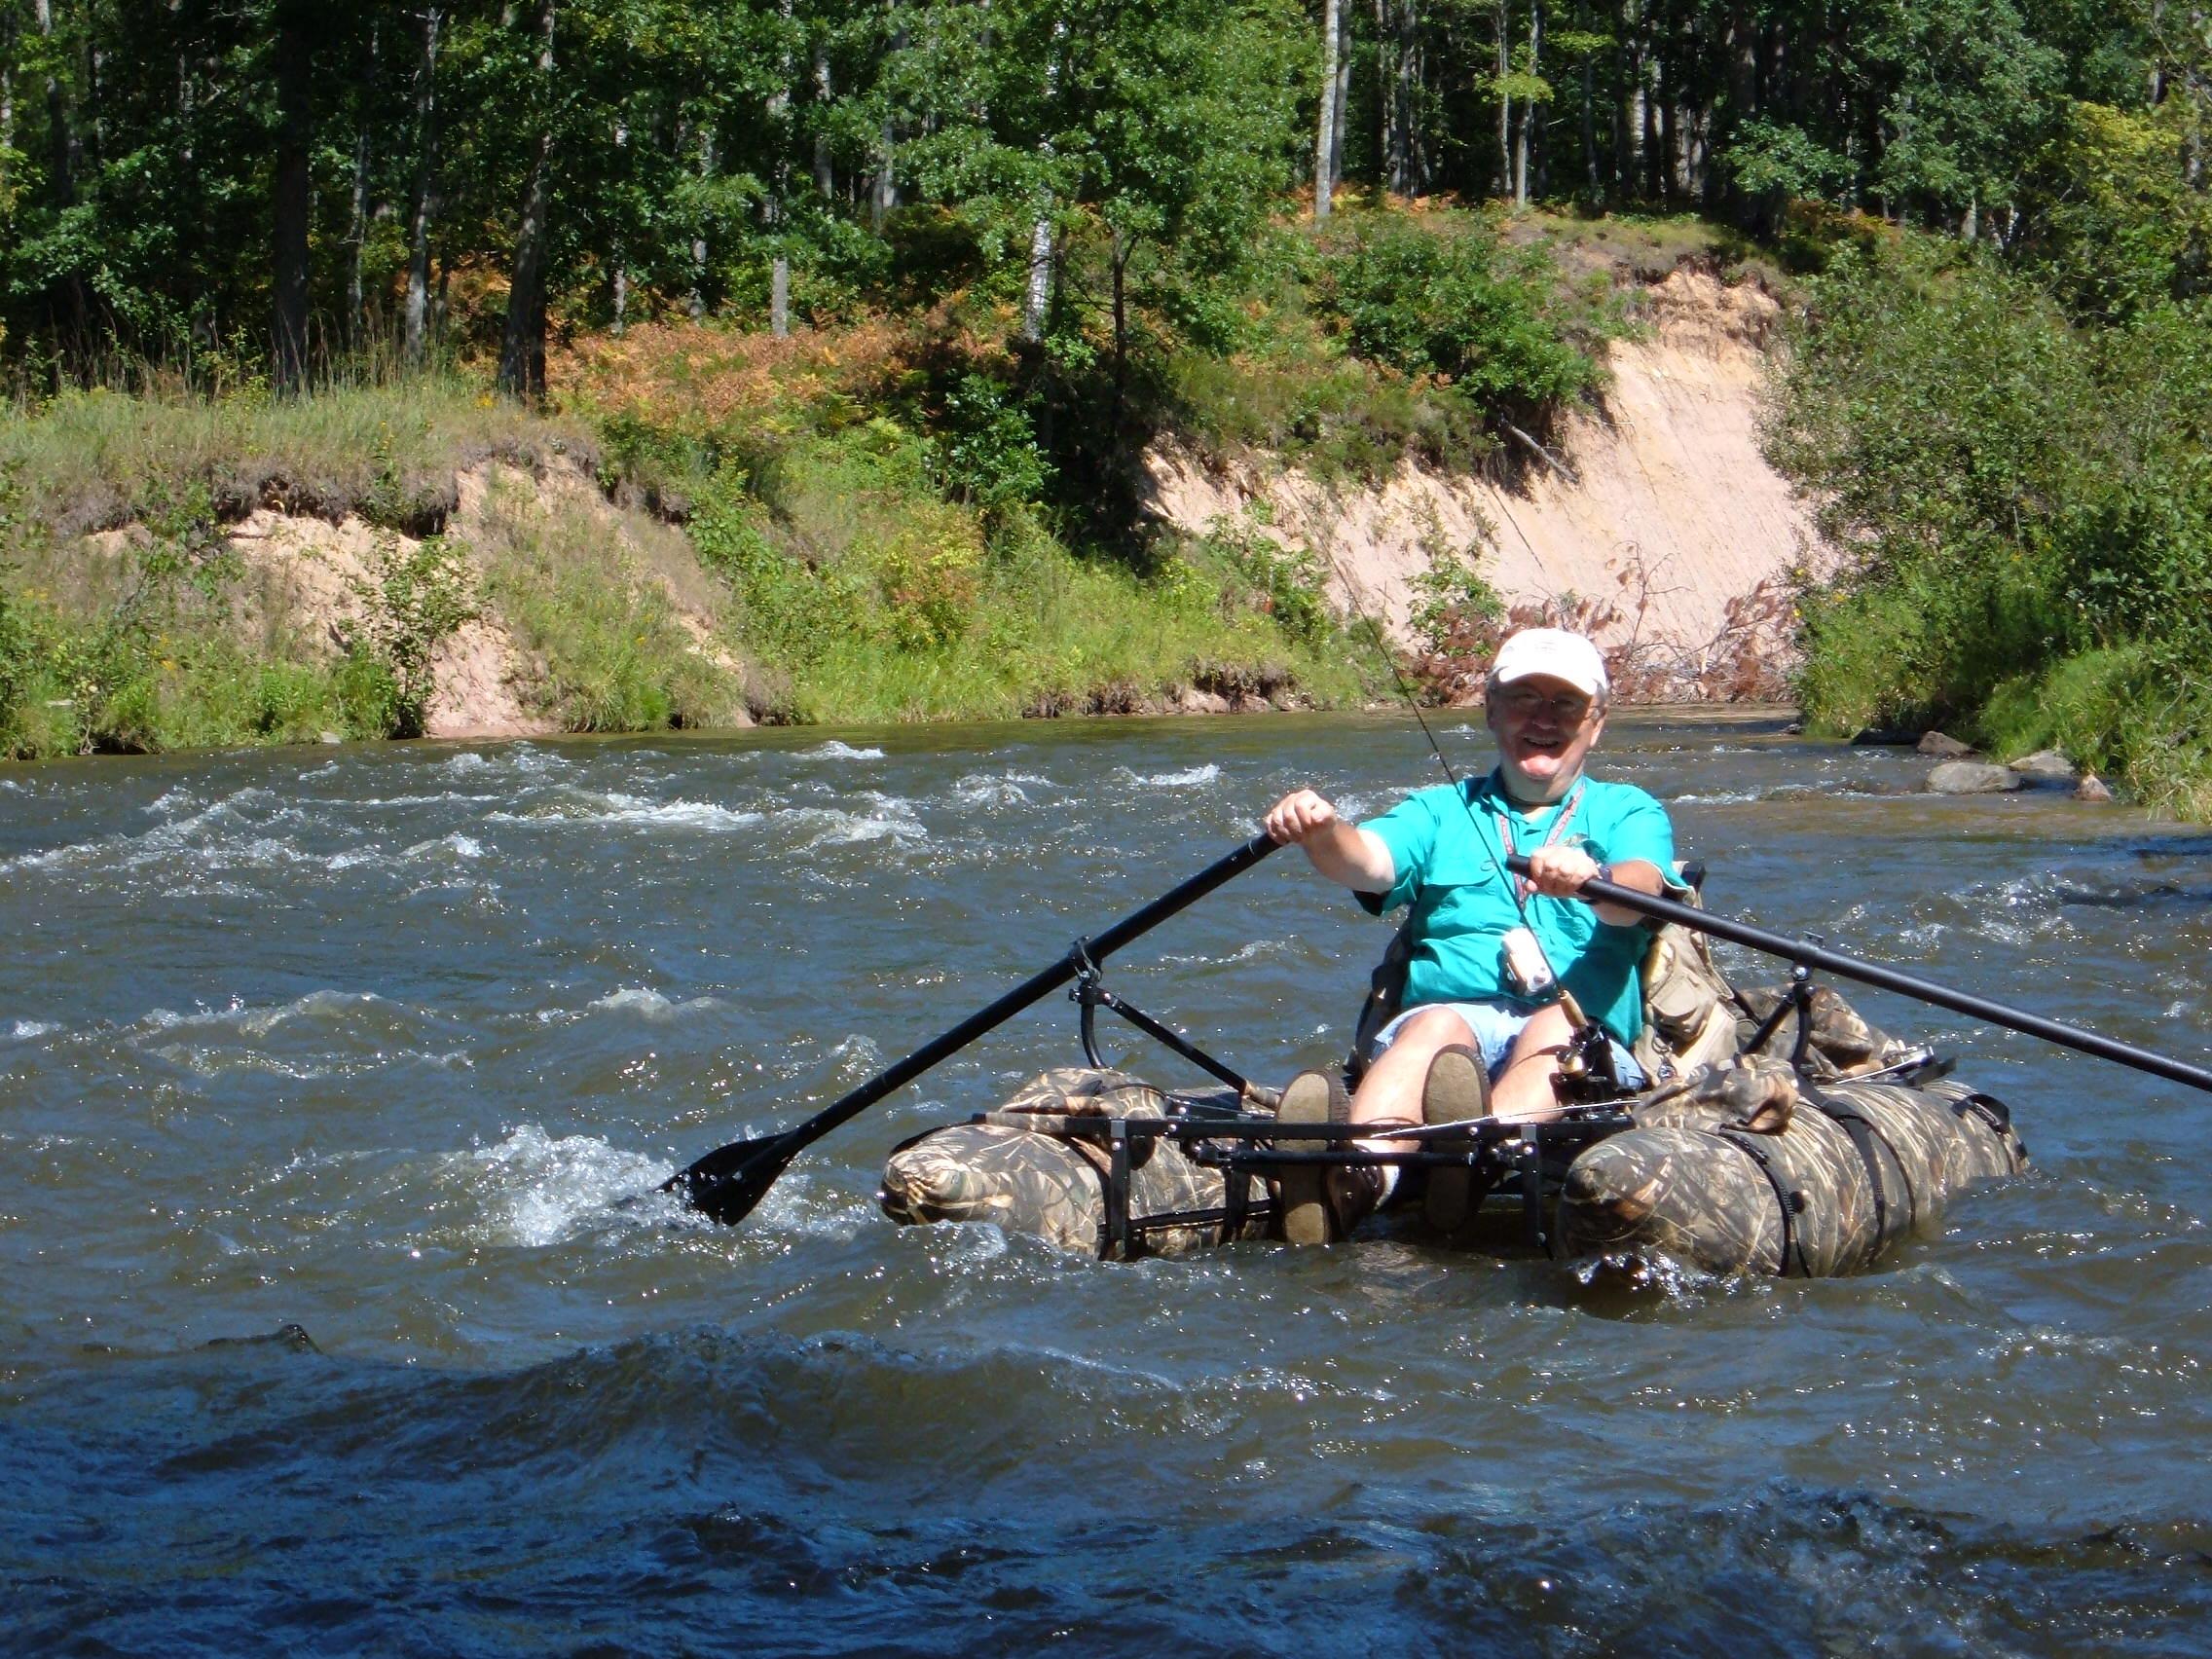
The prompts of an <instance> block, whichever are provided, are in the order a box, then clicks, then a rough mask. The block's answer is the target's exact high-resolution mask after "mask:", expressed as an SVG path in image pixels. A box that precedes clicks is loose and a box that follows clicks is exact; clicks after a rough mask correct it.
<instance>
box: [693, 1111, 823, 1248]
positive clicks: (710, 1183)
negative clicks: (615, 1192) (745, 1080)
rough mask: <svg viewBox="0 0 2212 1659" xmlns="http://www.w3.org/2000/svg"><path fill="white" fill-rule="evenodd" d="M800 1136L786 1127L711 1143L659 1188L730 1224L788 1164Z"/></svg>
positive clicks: (741, 1217)
mask: <svg viewBox="0 0 2212 1659" xmlns="http://www.w3.org/2000/svg"><path fill="white" fill-rule="evenodd" d="M804 1145H805V1142H803V1141H797V1140H794V1139H793V1136H792V1135H791V1134H790V1133H789V1132H788V1131H787V1132H786V1133H784V1134H780V1135H766V1136H763V1137H761V1138H760V1139H757V1140H744V1141H733V1142H731V1143H730V1144H729V1145H728V1146H721V1147H717V1148H716V1149H715V1150H714V1151H713V1152H710V1153H709V1154H707V1156H706V1157H704V1158H702V1159H700V1160H699V1161H698V1162H696V1163H694V1164H692V1165H691V1166H690V1167H689V1168H688V1169H684V1170H682V1171H680V1172H679V1173H677V1174H675V1175H671V1176H670V1177H669V1178H668V1179H667V1180H666V1181H664V1182H662V1183H661V1191H662V1192H664V1193H674V1194H676V1195H677V1196H678V1197H679V1198H682V1200H683V1203H684V1206H685V1207H686V1208H688V1209H695V1210H697V1211H698V1212H699V1213H700V1214H701V1215H703V1216H706V1217H707V1218H708V1219H709V1220H712V1221H716V1222H719V1223H720V1224H721V1225H722V1226H724V1227H735V1226H736V1225H737V1224H738V1223H739V1222H741V1221H743V1220H744V1219H745V1218H746V1217H747V1216H749V1215H751V1214H752V1213H753V1211H754V1209H755V1207H756V1205H757V1204H758V1203H759V1202H760V1200H761V1199H762V1198H766V1197H767V1195H768V1189H769V1188H770V1187H772V1186H774V1185H775V1184H776V1178H777V1177H778V1176H779V1175H781V1174H783V1172H784V1171H785V1170H786V1169H788V1168H790V1167H791V1161H792V1160H793V1158H795V1157H797V1156H798V1152H799V1149H800V1147H802V1146H804Z"/></svg>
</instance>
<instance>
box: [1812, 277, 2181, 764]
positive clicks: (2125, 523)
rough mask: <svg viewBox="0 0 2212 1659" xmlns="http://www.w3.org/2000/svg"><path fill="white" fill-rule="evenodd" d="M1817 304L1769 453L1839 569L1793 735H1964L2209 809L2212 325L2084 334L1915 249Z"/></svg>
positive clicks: (1826, 597) (2048, 311) (1832, 578)
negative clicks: (2048, 749) (2037, 752)
mask: <svg viewBox="0 0 2212 1659" xmlns="http://www.w3.org/2000/svg"><path fill="white" fill-rule="evenodd" d="M1812 300H1813V303H1812V306H1811V308H1810V310H1809V313H1808V314H1807V317H1806V319H1805V321H1804V323H1803V324H1802V325H1801V327H1800V330H1799V335H1798V338H1797V340H1796V342H1795V345H1794V350H1792V351H1791V353H1790V354H1789V356H1788V358H1787V359H1786V361H1787V365H1788V366H1787V369H1786V372H1785V374H1784V377H1783V380H1782V383H1781V387H1780V390H1781V397H1780V400H1779V407H1778V414H1777V417H1776V420H1775V423H1774V425H1773V428H1772V430H1771V432H1770V434H1769V446H1768V447H1769V453H1770V455H1771V456H1772V457H1773V459H1774V460H1775V461H1776V462H1777V464H1778V465H1780V466H1781V467H1782V468H1783V470H1784V471H1786V472H1787V473H1788V474H1789V475H1790V476H1791V477H1792V478H1794V479H1796V480H1797V481H1798V482H1799V483H1800V484H1802V485H1803V486H1805V487H1806V488H1807V490H1808V492H1809V493H1810V494H1811V496H1812V498H1813V499H1814V500H1815V501H1816V502H1818V503H1819V505H1818V512H1819V516H1820V522H1821V525H1822V528H1823V530H1824V531H1825V534H1826V535H1827V537H1828V539H1829V541H1830V542H1831V544H1833V545H1835V546H1837V547H1840V548H1842V549H1843V550H1844V551H1845V559H1844V563H1843V564H1842V566H1841V568H1840V569H1839V570H1836V571H1833V572H1831V573H1830V574H1828V575H1827V576H1825V578H1823V579H1820V580H1809V581H1808V582H1807V584H1806V587H1805V591H1804V592H1803V593H1802V594H1801V595H1800V608H1801V611H1802V613H1803V616H1804V623H1805V631H1804V640H1805V645H1806V660H1805V666H1804V670H1803V676H1802V695H1803V699H1804V703H1805V707H1806V711H1807V714H1808V717H1809V718H1810V719H1813V720H1815V721H1816V722H1818V724H1819V725H1820V726H1821V727H1822V728H1824V729H1826V730H1829V731H1844V730H1847V729H1850V728H1852V727H1854V726H1857V725H1860V724H1865V723H1874V724H1886V725H1897V724H1909V723H1917V722H1921V721H1927V722H1929V723H1949V722H1952V721H1962V722H1965V723H1967V724H1970V725H1973V726H1976V727H1977V729H1979V730H1981V731H1982V732H1984V733H1985V734H1987V735H1988V736H1989V737H1990V738H1991V740H1992V741H1994V742H1996V743H1998V744H1999V745H2000V746H2001V747H2010V746H2012V745H2014V744H2019V743H2029V742H2030V740H2031V739H2040V741H2046V742H2057V743H2060V744H2061V745H2062V746H2063V747H2065V748H2066V749H2067V752H2068V753H2069V754H2070V755H2072V756H2075V758H2077V759H2079V760H2084V761H2088V762H2090V763H2094V764H2101V765H2104V766H2107V767H2109V768H2112V769H2114V770H2116V771H2117V772H2118V773H2119V774H2120V775H2121V776H2123V777H2125V778H2126V779H2127V780H2128V781H2129V782H2130V783H2132V784H2133V785H2134V786H2135V787H2136V788H2137V789H2138V791H2139V792H2141V793H2143V794H2145V795H2146V796H2147V797H2154V798H2159V799H2165V800H2179V799H2183V798H2186V797H2188V796H2189V795H2190V794H2191V792H2193V791H2195V790H2198V789H2200V787H2201V782H2202V780H2204V779H2206V778H2207V777H2212V768H2208V766H2207V763H2206V749H2205V740H2204V739H2203V738H2202V737H2201V736H2200V735H2199V734H2200V733H2202V732H2203V731H2204V730H2205V729H2206V728H2205V725H2204V713H2205V702H2206V699H2205V695H2204V694H2203V693H2202V692H2201V691H2200V690H2199V689H2197V688H2200V687H2202V686H2204V685H2205V683H2206V682H2207V678H2208V676H2207V669H2208V668H2212V474H2208V472H2207V469H2206V468H2205V466H2204V463H2203V457H2204V454H2205V449H2206V441H2207V438H2208V436H2212V327H2208V326H2207V325H2208V323H2212V311H2208V310H2207V309H2205V308H2204V307H2203V306H2202V305H2201V303H2195V304H2190V305H2176V304H2173V303H2170V302H2161V303H2157V304H2154V305H2150V306H2147V307H2145V308H2144V309H2143V310H2141V311H2139V312H2138V313H2135V314H2134V315H2133V316H2132V317H2131V318H2129V319H2128V320H2127V321H2126V322H2124V323H2122V324H2118V325H2113V326H2108V327H2103V328H2093V327H2084V326H2081V325H2078V324H2076V323H2074V322H2072V321H2070V320H2069V319H2068V318H2067V317H2066V316H2065V315H2064V314H2063V313H2061V312H2060V311H2059V309H2058V308H2057V307H2056V306H2055V305H2054V304H2053V303H2052V302H2051V301H2050V300H2049V299H2048V298H2046V296H2045V295H2044V294H2043V293H2042V292H2041V291H2040V290H2039V289H2038V288H2037V287H2036V286H2035V285H2034V284H2033V283H2032V282H2030V281H2029V280H2027V279H2026V278H2025V277H2022V276H2018V275H2016V274H2011V273H2008V272H2007V271H2005V270H2003V269H2001V268H2000V267H1998V266H1997V265H1996V264H1995V263H1994V262H1992V261H1989V260H1987V259H1984V258H1978V257H1974V256H1972V255H1967V254H1961V253H1959V252H1957V251H1955V250H1953V249H1947V248H1940V247H1936V246H1932V245H1930V244H1927V243H1922V242H1917V241H1912V240H1906V241H1904V242H1902V243H1899V244H1898V245H1897V246H1895V247H1894V248H1890V249H1877V250H1875V251H1873V252H1870V253H1869V252H1862V251H1846V252H1843V253H1841V254H1839V255H1838V256H1837V258H1836V260H1835V262H1834V264H1833V265H1832V267H1831V269H1830V271H1829V272H1828V274H1827V275H1825V276H1823V277H1820V278H1818V279H1817V280H1816V281H1815V282H1814V283H1813V286H1812ZM2031 746H2032V745H2031Z"/></svg>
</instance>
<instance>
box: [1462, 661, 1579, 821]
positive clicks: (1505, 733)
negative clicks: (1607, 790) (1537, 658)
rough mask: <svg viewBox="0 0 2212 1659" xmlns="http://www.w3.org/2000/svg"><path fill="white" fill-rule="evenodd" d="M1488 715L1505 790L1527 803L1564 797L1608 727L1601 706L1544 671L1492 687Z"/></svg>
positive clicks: (1488, 701)
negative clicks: (1494, 737)
mask: <svg viewBox="0 0 2212 1659" xmlns="http://www.w3.org/2000/svg"><path fill="white" fill-rule="evenodd" d="M1485 716H1486V719H1488V721H1489V723H1490V729H1491V730H1492V731H1493V732H1494V733H1496V735H1497V758H1498V763H1499V765H1500V766H1501V767H1502V768H1503V769H1504V772H1505V785H1506V791H1507V793H1510V794H1511V795H1513V796H1514V797H1515V798H1516V799H1518V800H1523V801H1531V802H1532V801H1554V800H1558V799H1559V798H1561V797H1562V796H1563V795H1565V794H1566V793H1567V791H1568V790H1570V789H1572V788H1573V787H1574V780H1575V779H1576V778H1578V777H1579V776H1581V774H1582V762H1583V760H1584V759H1585V758H1586V757H1587V756H1589V754H1590V751H1591V749H1592V747H1593V746H1594V745H1595V744H1596V743H1597V741H1598V738H1599V736H1600V734H1601V733H1603V732H1604V729H1605V711H1604V707H1603V706H1601V705H1598V704H1595V703H1593V702H1592V701H1591V700H1590V698H1589V697H1587V696H1586V695H1584V694H1583V692H1582V691H1581V690H1580V689H1579V688H1577V687H1575V686H1573V685H1570V684H1568V683H1567V682H1566V681H1564V680H1554V679H1553V678H1552V677H1551V676H1549V675H1544V674H1531V675H1527V676H1524V677H1523V678H1522V679H1519V680H1516V681H1514V682H1512V683H1511V684H1510V685H1493V686H1492V687H1491V691H1490V696H1489V698H1488V699H1487V701H1486V703H1485Z"/></svg>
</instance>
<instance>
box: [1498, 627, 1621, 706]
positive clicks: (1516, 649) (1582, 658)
mask: <svg viewBox="0 0 2212 1659" xmlns="http://www.w3.org/2000/svg"><path fill="white" fill-rule="evenodd" d="M1537 675H1542V676H1543V677H1544V678H1546V679H1548V680H1564V681H1566V682H1567V684H1569V685H1571V686H1573V687H1574V688H1575V689H1576V690H1577V691H1580V692H1581V693H1582V694H1583V695H1584V696H1586V697H1590V698H1601V697H1604V695H1605V693H1606V691H1607V690H1609V689H1610V688H1611V684H1612V682H1610V681H1608V680H1607V679H1606V678H1605V659H1604V657H1602V656H1600V655H1599V654H1598V647H1597V646H1596V645H1592V644H1591V643H1590V642H1589V641H1588V640H1586V639H1584V638H1583V637H1582V636H1581V635H1580V634H1570V633H1568V632H1567V630H1566V629H1565V628H1524V629H1522V630H1521V632H1519V633H1518V634H1515V635H1513V636H1512V637H1511V638H1510V639H1508V640H1507V641H1506V642H1505V644H1503V645H1500V646H1498V647H1497V660H1496V661H1495V662H1493V663H1492V664H1491V666H1490V682H1491V683H1492V684H1493V685H1510V684H1512V683H1513V682H1515V681H1516V680H1529V679H1532V678H1534V677H1535V676H1537Z"/></svg>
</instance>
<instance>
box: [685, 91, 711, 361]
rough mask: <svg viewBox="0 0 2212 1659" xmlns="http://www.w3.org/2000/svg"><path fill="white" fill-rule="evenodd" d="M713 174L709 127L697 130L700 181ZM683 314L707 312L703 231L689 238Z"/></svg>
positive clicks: (693, 316) (699, 315) (695, 316)
mask: <svg viewBox="0 0 2212 1659" xmlns="http://www.w3.org/2000/svg"><path fill="white" fill-rule="evenodd" d="M714 176H715V131H714V129H713V128H711V127H706V128H701V129H700V131H699V177H700V179H701V181H702V182H705V181H708V180H712V179H713V177H714ZM683 311H684V314H685V315H687V316H689V317H690V319H691V320H692V321H693V322H697V321H698V320H699V319H700V318H702V317H704V316H705V315H706V314H707V238H706V233H705V232H704V231H701V232H698V233H696V234H694V235H693V237H692V238H691V291H690V292H689V293H688V294H686V295H685V296H684V300H683Z"/></svg>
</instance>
